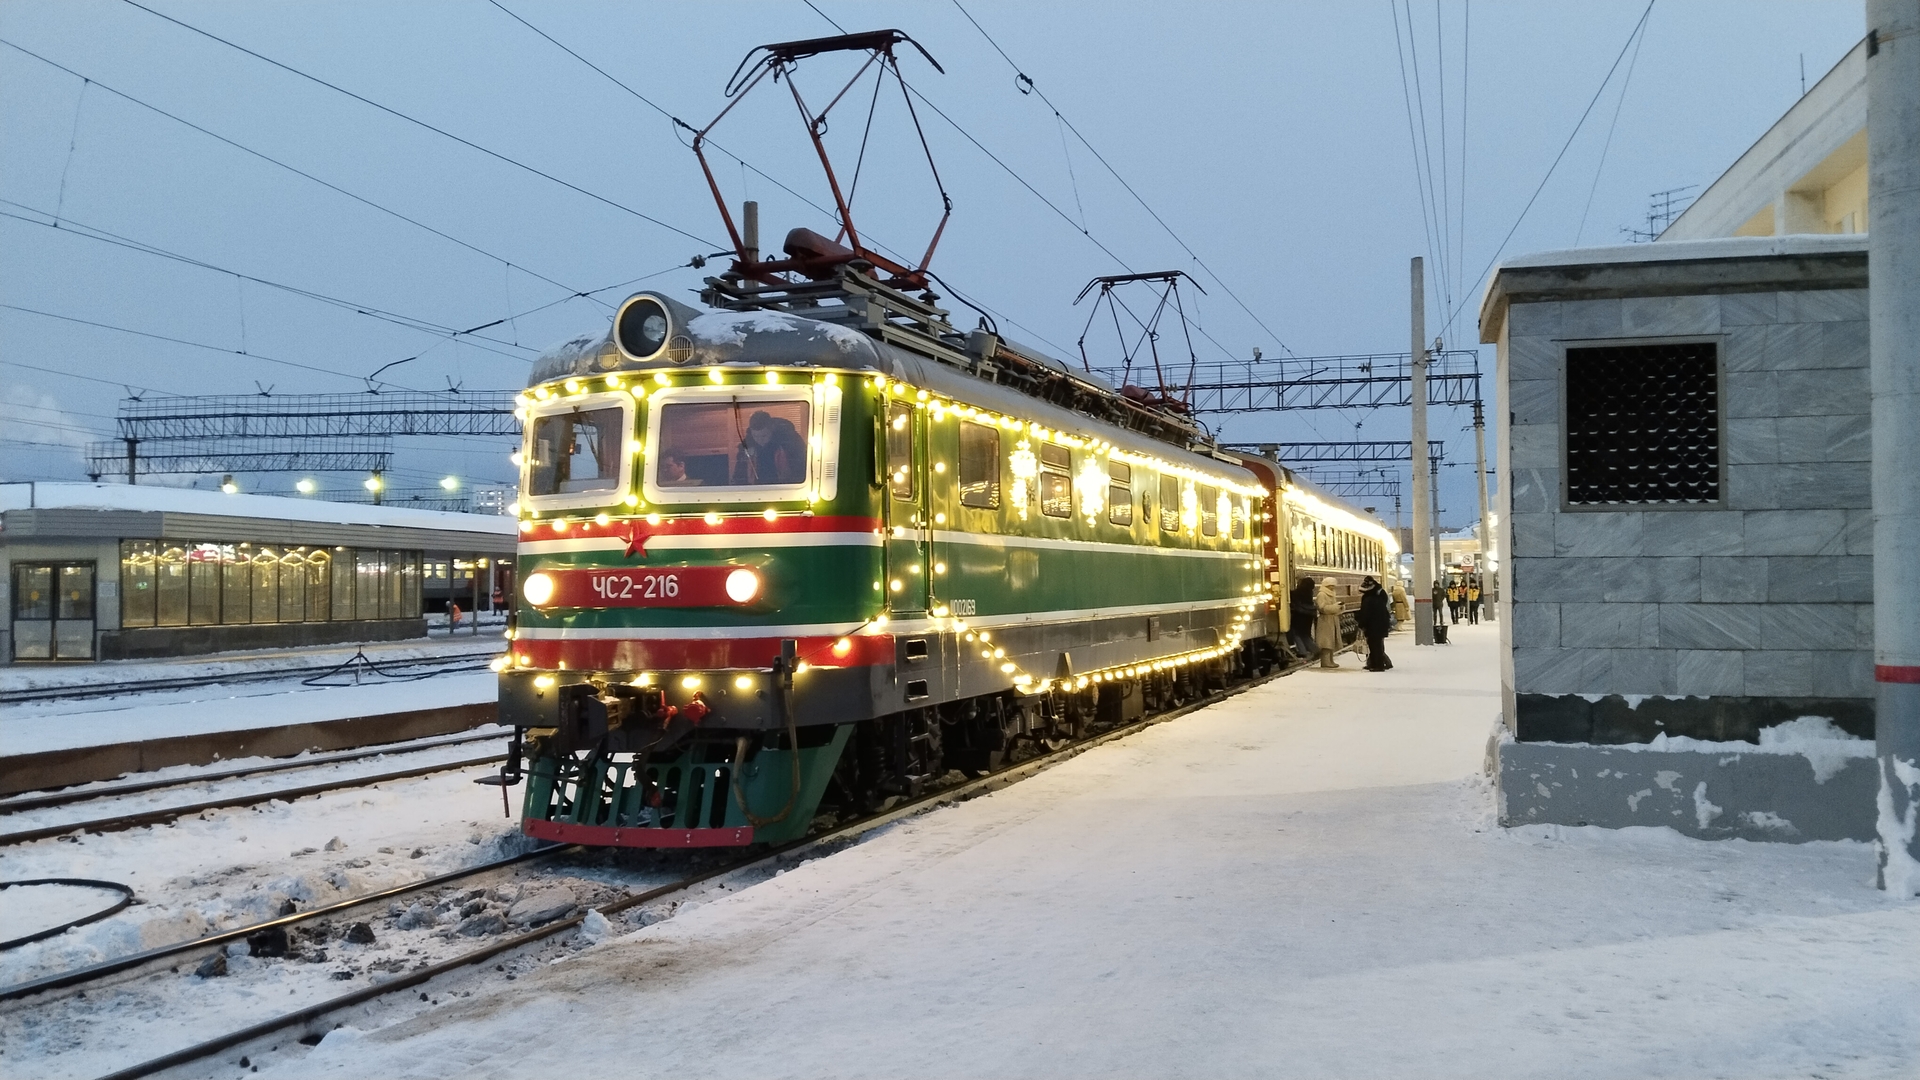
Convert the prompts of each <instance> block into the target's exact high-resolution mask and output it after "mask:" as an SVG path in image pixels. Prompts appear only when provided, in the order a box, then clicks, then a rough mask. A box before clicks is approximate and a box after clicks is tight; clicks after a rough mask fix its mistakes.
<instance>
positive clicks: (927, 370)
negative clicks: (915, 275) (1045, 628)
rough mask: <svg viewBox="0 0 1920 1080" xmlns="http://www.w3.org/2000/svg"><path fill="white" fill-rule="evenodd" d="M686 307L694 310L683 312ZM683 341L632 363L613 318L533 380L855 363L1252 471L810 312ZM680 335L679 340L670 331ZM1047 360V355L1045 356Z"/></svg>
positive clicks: (1195, 464) (1049, 422) (724, 322)
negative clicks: (667, 355)
mask: <svg viewBox="0 0 1920 1080" xmlns="http://www.w3.org/2000/svg"><path fill="white" fill-rule="evenodd" d="M689 313H690V314H691V312H689ZM682 330H683V333H684V337H685V341H684V342H683V343H682V344H681V347H679V348H677V349H673V350H669V352H671V353H673V358H672V359H668V358H665V357H663V358H660V359H653V360H644V361H636V360H633V359H630V358H629V357H628V356H626V355H625V354H624V353H622V352H621V351H620V348H619V346H618V345H617V344H616V343H615V342H614V339H613V329H612V327H611V325H610V326H609V328H608V329H607V330H604V331H601V332H599V333H597V334H583V335H581V336H580V337H576V338H573V339H571V340H568V341H565V342H562V343H561V344H559V345H556V346H554V347H553V348H551V349H548V350H547V351H546V352H544V353H542V354H541V355H540V356H539V358H538V359H536V360H535V361H534V364H533V373H532V377H531V379H530V380H529V382H528V385H530V386H537V385H540V384H542V383H547V382H551V381H553V380H555V379H562V378H567V377H570V376H592V375H601V374H606V373H608V372H614V371H659V370H666V371H674V370H701V369H705V368H710V367H718V368H725V367H728V366H746V367H777V368H808V367H816V368H821V369H823V370H836V371H848V370H851V371H862V372H872V373H874V374H880V375H885V376H886V377H887V378H889V379H895V380H898V381H901V382H905V383H907V384H909V385H911V386H914V387H916V388H919V389H924V390H928V391H930V392H933V393H937V394H941V395H944V396H946V397H949V398H952V399H953V400H955V401H962V402H966V403H968V404H970V405H974V406H976V407H979V408H986V409H993V410H995V411H998V412H1001V413H1004V414H1006V415H1008V416H1017V417H1023V418H1026V419H1029V420H1032V421H1033V422H1036V423H1039V424H1042V425H1044V426H1047V427H1051V428H1058V429H1061V430H1064V431H1076V432H1087V431H1092V430H1097V431H1098V432H1099V433H1100V437H1101V438H1103V439H1106V440H1107V441H1109V442H1111V443H1113V444H1114V445H1116V446H1119V447H1122V448H1124V449H1127V450H1130V451H1133V452H1135V453H1141V454H1152V455H1158V456H1161V457H1164V458H1167V459H1169V460H1172V461H1176V462H1179V463H1180V464H1183V465H1186V466H1187V467H1188V468H1194V469H1204V470H1209V471H1213V472H1216V473H1222V474H1229V475H1233V476H1234V478H1235V479H1238V480H1241V481H1242V482H1246V481H1249V480H1255V479H1256V478H1255V477H1254V476H1253V474H1252V473H1251V472H1250V471H1249V470H1247V469H1245V468H1243V467H1242V466H1240V465H1239V464H1238V463H1237V460H1227V459H1223V458H1219V457H1214V456H1212V455H1209V454H1205V453H1201V452H1199V451H1195V450H1192V449H1189V448H1185V447H1181V446H1176V445H1172V444H1170V443H1167V442H1164V441H1161V440H1158V439H1154V438H1151V437H1149V436H1147V435H1143V434H1141V433H1139V432H1135V431H1130V430H1127V429H1126V428H1123V427H1120V426H1118V425H1115V424H1110V423H1107V422H1105V421H1103V420H1098V419H1095V418H1093V417H1090V416H1087V415H1085V414H1082V413H1077V412H1074V411H1072V410H1069V409H1065V408H1062V407H1061V406H1059V405H1055V404H1053V403H1051V402H1048V401H1045V400H1042V399H1040V398H1037V397H1034V396H1032V395H1030V394H1024V393H1021V392H1020V391H1019V390H1016V389H1013V388H1011V387H1007V386H1002V385H999V384H997V383H992V382H988V381H987V380H985V379H981V378H976V377H975V376H973V375H970V374H968V373H967V372H966V371H965V370H963V369H961V368H958V367H956V366H954V365H953V364H949V363H943V362H942V361H940V360H937V359H934V358H933V357H930V356H924V355H921V354H920V353H917V352H914V351H911V350H908V349H904V348H900V347H899V346H896V345H893V344H891V343H889V342H885V341H880V340H877V339H876V338H873V337H870V336H869V335H867V334H865V333H863V332H861V331H859V330H856V329H854V328H852V327H849V326H845V325H841V324H839V323H834V322H826V321H823V320H820V319H809V318H806V317H804V316H801V315H795V314H791V313H788V312H784V311H771V310H758V311H717V312H705V313H700V314H696V315H693V317H692V318H689V319H688V320H687V321H686V322H685V323H684V324H683V326H682ZM676 340H679V339H676ZM1048 359H1052V358H1048ZM1053 363H1054V364H1059V365H1060V369H1061V370H1062V372H1063V373H1066V374H1071V375H1072V376H1074V377H1075V378H1079V379H1081V380H1083V381H1085V382H1087V383H1089V384H1090V385H1092V386H1094V387H1097V388H1099V389H1101V390H1104V391H1105V392H1106V393H1109V394H1110V393H1112V392H1113V391H1112V388H1111V386H1110V385H1108V384H1107V383H1106V382H1105V381H1104V380H1098V379H1096V378H1093V377H1090V376H1087V375H1085V374H1084V373H1081V372H1075V371H1071V370H1070V369H1067V368H1066V366H1065V365H1064V364H1060V362H1059V361H1058V360H1053Z"/></svg>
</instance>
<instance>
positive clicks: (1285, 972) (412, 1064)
mask: <svg viewBox="0 0 1920 1080" xmlns="http://www.w3.org/2000/svg"><path fill="white" fill-rule="evenodd" d="M1495 633H1496V631H1495V628H1494V627H1491V626H1482V627H1467V626H1460V627H1456V628H1454V634H1455V641H1456V644H1454V645H1451V646H1447V647H1439V648H1432V649H1420V650H1416V649H1414V648H1413V647H1412V645H1411V643H1410V642H1408V641H1407V638H1406V636H1405V635H1398V636H1396V637H1395V638H1394V639H1393V643H1392V644H1393V646H1394V650H1393V651H1394V655H1395V660H1396V662H1397V663H1398V665H1399V666H1398V667H1397V668H1396V669H1395V670H1394V671H1392V672H1389V673H1386V674H1369V673H1365V672H1361V671H1358V670H1355V669H1354V668H1353V666H1352V665H1354V664H1355V661H1354V659H1353V658H1352V657H1350V656H1349V657H1345V658H1343V660H1342V662H1343V663H1344V664H1347V665H1349V666H1348V667H1347V668H1346V669H1344V670H1341V671H1337V672H1320V671H1316V670H1312V669H1308V670H1304V671H1301V672H1299V673H1297V674H1295V675H1292V676H1290V677H1288V678H1285V679H1282V680H1279V681H1277V682H1275V683H1273V684H1270V685H1269V686H1267V687H1265V688H1263V689H1261V690H1258V691H1255V692H1253V693H1249V694H1246V695H1242V696H1241V697H1239V698H1236V699H1234V700H1232V701H1230V702H1227V703H1224V704H1222V705H1219V706H1216V707H1213V708H1210V709H1207V710H1203V711H1202V712H1200V713H1197V714H1194V715H1192V716H1190V717H1187V718H1185V719H1182V720H1180V721H1178V722H1176V723H1172V724H1167V725H1162V726H1160V727H1156V728H1153V729H1151V730H1149V731H1147V732H1145V733H1142V734H1140V735H1137V736H1135V737H1133V738H1130V739H1126V740H1123V741H1120V742H1116V743H1112V744H1109V745H1107V746H1105V747H1102V748H1100V749H1097V750H1094V751H1092V752H1089V753H1087V754H1084V755H1081V756H1080V757H1077V758H1075V759H1073V760H1072V761H1070V762H1068V763H1066V764H1064V765H1062V766H1060V767H1058V768H1055V769H1052V770H1049V771H1047V772H1044V773H1042V774H1040V775H1039V776H1037V777H1035V778H1033V779H1030V780H1027V781H1024V782H1022V783H1019V784H1016V785H1013V786H1012V787H1010V788H1008V789H1005V790H1003V791H1000V792H998V793H996V794H994V795H991V796H988V797H984V798H980V799H976V800H974V801H972V802H968V803H965V804H962V805H960V806H956V807H952V808H949V809H945V810H940V811H937V812H933V813H930V814H927V815H924V816H922V817H919V818H914V819H909V820H907V821H905V822H902V823H900V824H897V825H895V826H893V827H892V828H890V829H887V830H884V831H883V832H881V833H879V834H878V835H875V836H873V837H871V838H870V839H868V840H867V841H866V842H864V843H861V844H858V845H855V846H853V847H851V848H849V849H847V850H844V851H841V852H839V853H837V854H834V855H832V856H830V857H826V858H821V859H817V860H814V861H812V862H808V863H805V864H802V865H800V866H798V867H796V868H794V869H792V870H790V871H788V872H786V873H783V874H781V875H779V876H777V877H773V878H771V879H769V880H766V881H764V882H762V883H760V884H757V885H754V886H752V887H750V888H746V889H744V890H741V891H740V892H738V893H735V894H721V895H719V896H717V897H715V898H714V899H712V900H711V901H710V902H708V903H704V904H701V905H699V906H695V907H691V908H688V909H683V910H682V911H681V913H680V914H678V915H677V916H676V917H674V918H672V919H669V920H666V921H663V922H659V923H655V924H653V925H650V926H647V927H645V928H644V929H640V930H638V931H637V932H631V933H626V934H619V935H616V936H613V937H611V938H610V939H609V940H607V941H605V942H604V943H601V944H598V945H595V946H593V947H591V948H587V949H585V950H584V951H581V952H579V953H577V954H575V955H571V956H567V955H562V956H561V957H559V958H558V959H559V961H560V962H555V963H547V964H541V965H538V966H536V967H535V968H533V969H530V970H528V971H527V972H526V973H524V974H522V975H521V976H520V977H519V978H518V979H517V980H516V981H511V982H509V981H506V980H505V979H503V978H502V977H501V976H500V975H498V974H495V973H493V972H491V971H482V972H479V973H476V974H474V975H471V976H468V977H465V978H457V979H452V980H450V981H448V982H446V983H443V984H437V985H438V986H439V989H438V990H437V991H436V993H435V996H434V1000H433V1001H431V1002H422V1001H419V1000H417V999H415V998H408V999H407V1000H405V1001H394V1002H392V1003H391V1004H389V1005H386V1006H384V1007H382V1008H379V1009H372V1010H360V1011H356V1012H354V1013H352V1014H349V1015H347V1016H345V1017H343V1018H342V1019H344V1020H345V1021H347V1022H348V1023H349V1024H350V1026H349V1027H347V1028H343V1029H341V1030H339V1031H336V1032H334V1033H333V1034H331V1035H329V1036H328V1037H327V1038H326V1039H325V1040H324V1041H323V1042H321V1043H320V1045H319V1046H318V1047H316V1048H314V1049H313V1050H312V1051H307V1050H306V1049H305V1048H304V1047H301V1046H299V1045H297V1044H295V1043H293V1042H292V1041H291V1040H290V1039H276V1040H274V1042H276V1043H278V1044H280V1049H279V1050H278V1051H277V1052H273V1053H271V1054H262V1053H261V1048H254V1050H253V1053H254V1054H255V1057H254V1058H253V1059H252V1062H251V1064H257V1065H259V1066H260V1067H261V1072H262V1073H263V1074H264V1073H271V1074H275V1075H284V1076H353V1077H358V1076H384V1077H416V1076H418V1077H443V1076H459V1077H462V1078H467V1077H474V1078H479V1077H513V1078H516V1080H517V1078H519V1077H522V1076H524V1075H525V1073H526V1072H527V1069H528V1067H529V1064H528V1063H529V1062H530V1061H541V1062H547V1063H549V1064H550V1065H552V1066H553V1067H556V1068H560V1069H563V1070H564V1069H568V1068H585V1069H588V1070H589V1071H593V1070H601V1071H604V1069H605V1068H606V1067H607V1063H611V1062H626V1063H629V1065H630V1066H631V1067H633V1068H643V1070H644V1071H645V1072H647V1073H660V1074H666V1075H700V1076H707V1075H727V1076H740V1075H753V1076H768V1077H777V1076H804V1077H812V1076H846V1077H859V1076H875V1077H883V1076H884V1077H891V1076H924V1077H948V1076H952V1077H972V1076H989V1075H991V1076H999V1077H1019V1076H1034V1077H1063V1076H1069V1077H1070V1076H1172V1075H1182V1076H1207V1077H1214V1076H1222V1075H1236V1076H1313V1077H1319V1076H1329V1075H1342V1076H1357V1077H1373V1076H1460V1077H1473V1078H1475V1080H1481V1078H1486V1077H1540V1076H1554V1077H1643V1076H1685V1077H1695V1076H1728V1077H1776V1076H1779V1077H1785V1076H1812V1075H1819V1076H1889V1077H1892V1076H1899V1077H1911V1076H1913V1075H1915V1074H1916V1072H1920V968H1917V967H1916V966H1915V964H1914V963H1913V958H1914V957H1915V956H1920V904H1914V903H1904V902H1900V901H1896V900H1892V899H1889V898H1888V897H1887V896H1886V895H1885V894H1882V893H1880V892H1877V891H1876V890H1874V889H1873V888H1872V886H1871V879H1872V873H1873V853H1872V851H1871V849H1870V848H1869V847H1867V846H1865V845H1861V844H1851V843H1811V844H1800V845H1787V844H1752V843H1747V842H1744V841H1723V842H1704V841H1695V840H1690V839H1686V838H1683V837H1680V836H1678V835H1677V834H1675V833H1672V832H1670V831H1668V830H1664V829H1658V830H1655V829H1635V830H1624V831H1617V832H1614V831H1605V830H1598V829H1570V828H1555V827H1546V828H1528V829H1518V830H1502V829H1499V828H1497V827H1496V826H1495V825H1494V824H1493V814H1492V808H1491V793H1490V791H1489V789H1488V787H1487V784H1486V781H1485V780H1484V779H1483V778H1482V776H1481V771H1480V770H1481V766H1482V761H1483V754H1484V751H1485V745H1486V740H1487V735H1488V732H1489V728H1490V726H1491V724H1492V722H1493V719H1494V713H1495V710H1496V708H1497V703H1498V696H1497V694H1496V691H1495V672H1496V664H1495V655H1496V653H1495ZM283 846H284V844H283ZM617 925H618V921H617V920H616V926H617ZM463 995H464V996H463ZM207 1033H208V1034H211V1032H210V1031H209V1032H207ZM238 1056H239V1051H235V1052H234V1053H231V1054H227V1055H224V1056H223V1057H222V1058H221V1059H220V1060H219V1061H218V1062H208V1063H204V1064H203V1065H200V1066H195V1067H193V1068H190V1069H187V1070H183V1071H182V1075H205V1076H221V1077H225V1076H231V1075H234V1074H235V1069H236V1062H237V1059H238ZM634 1063H638V1064H634ZM249 1067H250V1066H249ZM621 1067H622V1068H624V1067H626V1066H621Z"/></svg>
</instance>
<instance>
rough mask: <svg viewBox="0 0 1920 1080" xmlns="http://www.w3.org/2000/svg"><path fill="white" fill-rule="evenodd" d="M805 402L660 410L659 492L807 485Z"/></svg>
mask: <svg viewBox="0 0 1920 1080" xmlns="http://www.w3.org/2000/svg"><path fill="white" fill-rule="evenodd" d="M811 419H812V406H811V405H810V403H809V402H808V401H807V400H806V399H804V398H800V399H791V400H777V399H776V400H769V399H767V398H759V397H756V398H752V399H749V400H745V401H742V400H739V399H735V400H732V401H681V402H669V403H666V404H663V405H661V406H660V409H659V413H658V415H657V419H656V420H655V425H656V428H655V430H656V432H657V434H658V437H659V441H658V446H659V449H658V450H657V451H655V453H654V455H653V460H652V461H651V462H650V463H649V468H650V469H651V470H652V480H653V484H654V486H655V487H657V488H760V487H797V486H799V485H801V484H805V483H806V482H807V461H808V458H809V457H810V455H809V454H808V452H807V450H808V445H807V434H806V433H807V432H808V430H809V426H808V425H809V423H810V421H811Z"/></svg>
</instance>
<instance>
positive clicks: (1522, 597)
mask: <svg viewBox="0 0 1920 1080" xmlns="http://www.w3.org/2000/svg"><path fill="white" fill-rule="evenodd" d="M1700 335H1718V336H1719V338H1720V342H1721V360H1722V382H1721V387H1722V405H1723V409H1724V414H1725V417H1726V420H1725V426H1724V427H1723V429H1722V431H1723V440H1722V442H1723V446H1724V448H1725V453H1726V461H1727V473H1726V487H1725V491H1724V493H1723V494H1724V496H1725V507H1724V508H1714V509H1692V508H1666V507H1646V508H1641V507H1635V508H1632V509H1623V510H1619V511H1606V510H1594V509H1592V508H1586V507H1582V508H1577V509H1572V510H1567V509H1565V508H1563V507H1562V505H1561V502H1560V500H1561V491H1560V467H1561V464H1560V452H1561V451H1560V407H1561V401H1560V399H1561V365H1562V358H1563V352H1564V349H1565V346H1566V342H1568V341H1581V342H1591V341H1594V340H1604V339H1607V338H1637V339H1644V338H1658V337H1663V336H1672V337H1696V336H1700ZM1503 348H1504V350H1505V351H1504V353H1503V356H1502V361H1503V365H1502V370H1503V372H1504V373H1505V376H1506V380H1507V381H1506V382H1505V383H1504V384H1503V386H1502V393H1503V398H1502V400H1503V401H1504V402H1505V403H1506V408H1507V410H1508V413H1509V415H1508V420H1509V425H1508V430H1507V432H1506V434H1507V436H1508V438H1509V440H1510V444H1509V445H1510V447H1511V454H1510V459H1509V465H1510V469H1509V476H1508V477H1507V478H1505V479H1506V480H1507V482H1505V483H1503V484H1502V485H1501V488H1502V490H1504V491H1505V492H1506V493H1507V494H1506V495H1505V497H1504V498H1505V500H1506V502H1507V506H1506V508H1505V509H1506V512H1507V514H1508V526H1509V528H1510V533H1509V535H1510V545H1511V546H1510V550H1509V570H1510V574H1511V577H1510V580H1511V582H1512V585H1511V588H1512V598H1511V599H1512V605H1513V606H1512V615H1511V617H1510V619H1509V620H1508V621H1507V623H1506V632H1508V633H1509V634H1511V638H1510V641H1511V644H1512V650H1513V666H1512V671H1513V676H1512V677H1513V686H1512V690H1513V691H1514V692H1516V693H1519V694H1553V695H1568V694H1583V695H1589V696H1591V695H1596V694H1598V695H1606V694H1622V695H1649V694H1659V695H1688V696H1704V697H1715V696H1719V697H1730V698H1750V697H1810V696H1818V697H1822V698H1871V697H1872V695H1873V682H1872V653H1871V650H1872V626H1873V608H1872V601H1873V595H1872V585H1873V574H1872V559H1871V557H1870V556H1871V551H1872V536H1873V523H1872V513H1871V509H1870V502H1869V495H1870V491H1869V485H1868V473H1869V465H1868V455H1869V450H1870V434H1869V429H1868V416H1867V413H1868V405H1867V324H1866V292H1865V291H1864V290H1825V291H1819V290H1814V291H1802V292H1767V293H1738V294H1729V295H1724V296H1715V295H1710V294H1702V295H1693V296H1677V297H1629V298H1626V299H1613V300H1581V301H1557V302H1550V303H1514V304H1512V305H1511V307H1510V309H1509V311H1508V315H1507V324H1506V340H1505V342H1504V343H1503Z"/></svg>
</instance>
